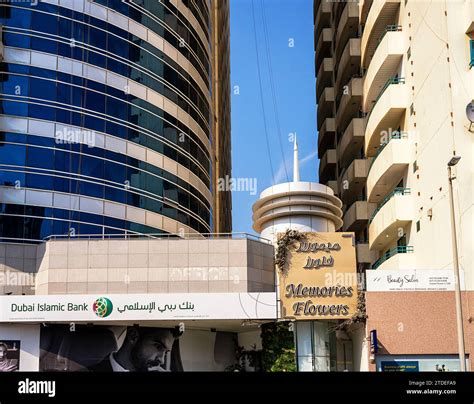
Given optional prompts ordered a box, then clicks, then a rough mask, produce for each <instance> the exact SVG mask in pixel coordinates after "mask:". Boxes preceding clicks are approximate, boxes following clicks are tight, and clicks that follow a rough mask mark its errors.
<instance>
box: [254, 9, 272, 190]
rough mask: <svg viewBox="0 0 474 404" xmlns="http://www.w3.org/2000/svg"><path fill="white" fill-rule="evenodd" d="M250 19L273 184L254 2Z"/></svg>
mask: <svg viewBox="0 0 474 404" xmlns="http://www.w3.org/2000/svg"><path fill="white" fill-rule="evenodd" d="M252 19H253V34H254V38H255V52H256V54H257V71H258V84H259V88H260V101H261V104H262V114H263V126H264V131H265V139H266V143H267V153H268V160H269V161H270V169H271V170H272V183H273V175H274V171H273V164H272V154H271V150H270V140H269V138H268V130H267V118H266V116H265V105H264V102H263V88H262V76H261V74H260V57H259V54H258V40H257V24H256V22H255V7H254V0H252Z"/></svg>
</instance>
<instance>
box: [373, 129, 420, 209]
mask: <svg viewBox="0 0 474 404" xmlns="http://www.w3.org/2000/svg"><path fill="white" fill-rule="evenodd" d="M414 159H415V147H414V144H413V141H412V139H410V138H409V137H408V134H407V133H405V132H404V133H401V134H400V133H399V134H396V135H392V136H390V137H389V138H388V142H386V143H384V144H383V145H381V146H380V147H379V149H378V152H377V154H376V155H375V157H374V158H373V160H372V163H371V165H370V168H369V175H368V176H367V195H368V200H369V201H370V202H374V203H379V202H380V201H381V200H382V198H383V195H387V193H388V192H389V191H390V190H391V189H393V187H395V186H396V185H397V184H398V183H399V182H400V179H401V178H403V175H404V173H405V172H406V171H407V170H408V167H409V165H410V164H411V162H412V161H413V160H414Z"/></svg>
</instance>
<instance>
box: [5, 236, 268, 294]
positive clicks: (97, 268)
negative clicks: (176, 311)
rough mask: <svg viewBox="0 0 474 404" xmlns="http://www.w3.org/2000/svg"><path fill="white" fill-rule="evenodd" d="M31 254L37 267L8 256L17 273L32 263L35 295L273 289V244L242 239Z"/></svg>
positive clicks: (101, 243)
mask: <svg viewBox="0 0 474 404" xmlns="http://www.w3.org/2000/svg"><path fill="white" fill-rule="evenodd" d="M30 247H31V248H30ZM34 248H36V247H35V246H29V248H28V254H29V255H25V257H26V256H30V255H31V256H35V254H34V251H33V249H34ZM30 249H31V251H30ZM4 250H5V251H6V252H7V253H8V252H9V251H10V250H11V248H10V246H6V247H5V249H4ZM14 250H15V254H16V255H17V256H18V257H23V255H22V254H23V252H22V251H19V250H18V248H17V247H15V248H14ZM12 251H13V250H12ZM0 252H1V250H0ZM25 254H26V253H25ZM36 254H37V259H36V263H35V261H34V259H29V258H28V259H27V258H11V259H15V260H17V261H15V268H16V270H18V271H19V270H22V271H25V268H24V267H23V266H22V265H24V264H23V262H28V265H30V261H31V265H30V267H28V268H29V270H31V271H32V272H33V273H34V272H37V274H36V294H84V293H193V292H195V293H207V292H209V293H222V292H273V291H274V290H275V271H274V265H273V254H274V248H273V246H272V245H269V244H266V243H262V242H258V241H253V240H247V239H229V240H227V239H215V240H205V239H203V240H185V239H183V240H168V239H155V240H149V239H141V240H80V239H79V240H77V239H76V240H60V241H48V242H47V243H44V244H41V245H39V246H38V247H37V252H36ZM4 259H5V260H6V259H10V258H4ZM20 261H21V262H20ZM9 262H10V261H9ZM13 292H14V294H17V293H21V292H22V289H21V290H20V289H18V288H17V289H14V290H13Z"/></svg>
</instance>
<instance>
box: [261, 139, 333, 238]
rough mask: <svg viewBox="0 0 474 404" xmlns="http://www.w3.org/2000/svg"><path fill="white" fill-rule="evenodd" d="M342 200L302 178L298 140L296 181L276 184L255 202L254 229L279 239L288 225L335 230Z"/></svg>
mask: <svg viewBox="0 0 474 404" xmlns="http://www.w3.org/2000/svg"><path fill="white" fill-rule="evenodd" d="M341 207H342V202H341V200H340V199H339V198H337V197H336V196H334V192H333V190H332V189H331V188H329V187H327V186H326V185H323V184H319V183H316V182H304V181H300V174H299V164H298V143H297V141H296V138H295V142H294V147H293V181H292V182H285V183H283V184H277V185H273V186H271V187H269V188H267V189H265V190H264V191H263V192H262V193H261V194H260V199H258V200H257V202H255V203H254V205H253V229H254V230H255V231H256V232H258V233H260V235H261V237H263V238H266V239H269V240H272V241H273V242H274V243H275V242H276V239H277V235H278V233H284V232H285V231H286V230H287V229H291V230H298V231H300V232H334V231H336V230H338V229H340V228H341V227H342V210H341Z"/></svg>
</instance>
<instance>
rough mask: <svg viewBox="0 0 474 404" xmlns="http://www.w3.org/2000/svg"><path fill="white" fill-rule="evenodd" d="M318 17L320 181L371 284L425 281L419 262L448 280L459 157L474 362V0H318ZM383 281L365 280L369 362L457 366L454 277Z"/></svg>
mask: <svg viewBox="0 0 474 404" xmlns="http://www.w3.org/2000/svg"><path fill="white" fill-rule="evenodd" d="M314 25H315V28H314V34H315V38H314V43H315V67H316V70H315V71H316V77H317V80H316V96H317V127H318V132H319V138H318V151H319V157H320V159H321V161H320V167H319V176H320V182H321V183H323V184H326V185H328V186H330V187H331V188H332V189H333V190H334V191H335V193H336V194H337V195H338V196H339V198H340V199H341V200H342V201H343V204H344V205H343V212H344V217H343V220H344V225H343V228H342V230H343V231H354V232H355V233H356V239H357V243H358V244H357V259H358V266H359V270H360V271H361V272H365V273H366V274H367V276H368V279H369V281H370V279H371V278H370V276H369V274H374V273H375V272H372V271H377V274H380V275H381V276H385V275H386V276H389V275H390V279H395V278H396V275H397V274H403V275H404V276H405V275H407V276H412V275H413V276H415V277H420V279H419V280H418V281H419V282H420V283H419V285H421V284H423V282H424V281H423V280H422V279H425V280H426V282H428V280H427V279H428V277H427V274H428V272H423V270H439V271H440V272H437V273H436V274H439V275H441V274H442V275H443V276H445V275H446V277H450V276H451V275H450V274H451V273H452V271H453V251H452V234H451V220H450V203H449V192H448V191H449V181H448V172H447V163H448V161H449V160H450V159H451V158H452V157H453V156H454V155H458V156H461V160H460V161H459V164H457V166H456V167H455V168H454V176H455V179H454V180H453V186H454V208H455V218H456V228H457V242H458V254H459V260H460V269H461V275H462V276H461V280H462V282H461V287H462V288H463V289H464V290H465V292H463V319H464V339H465V346H466V353H467V356H468V368H469V366H470V360H469V352H470V351H471V350H472V349H474V334H473V325H472V321H473V314H472V313H473V312H474V307H473V306H472V301H473V297H474V292H473V290H474V271H473V266H472V253H473V237H472V234H473V182H474V181H473V180H474V178H473V156H472V152H473V139H474V133H473V132H472V129H471V125H470V121H469V119H468V117H467V114H466V108H467V105H468V104H469V103H470V102H471V101H472V100H473V98H474V71H473V70H472V69H471V67H472V65H473V43H474V42H473V39H474V2H473V1H457V0H452V1H446V2H437V1H435V2H427V1H422V0H365V1H363V0H361V1H359V2H356V1H348V2H345V1H344V2H341V1H338V2H332V1H331V2H329V1H326V0H322V1H320V0H315V1H314ZM396 271H398V272H396ZM410 271H411V275H410ZM430 276H431V275H430ZM402 278H403V277H402ZM387 279H388V278H387ZM410 279H411V278H410ZM413 279H414V278H413ZM430 279H434V278H430ZM430 282H431V281H430ZM382 289H383V288H379V287H377V286H374V285H370V284H368V292H367V313H368V316H369V317H368V323H367V333H368V332H369V331H370V330H376V331H377V335H378V343H379V350H378V352H376V353H374V355H373V356H371V358H370V360H369V363H370V365H369V366H370V368H371V369H375V368H377V370H384V365H383V364H381V363H383V362H381V360H393V359H395V360H397V359H398V360H403V361H408V360H415V361H418V362H419V369H420V370H424V369H427V368H428V367H429V366H428V365H427V364H428V363H429V361H431V360H433V361H436V360H438V362H439V361H440V360H445V361H447V362H446V363H447V364H448V365H447V368H449V367H451V369H455V365H453V364H452V363H451V365H449V363H450V362H449V361H450V360H454V359H455V358H456V355H457V353H458V346H457V335H456V323H455V305H454V296H453V293H452V290H453V289H452V285H451V286H447V287H446V289H443V288H438V289H436V291H435V290H433V289H430V288H428V289H426V290H423V291H422V289H423V288H422V287H420V286H416V287H414V288H412V290H410V291H408V290H406V289H404V287H402V289H403V291H396V292H395V291H389V290H388V289H387V290H382ZM435 330H436V331H435ZM450 355H451V356H452V358H451V356H450ZM440 363H441V362H440ZM453 363H454V362H453ZM423 364H424V365H423ZM417 366H418V365H417ZM433 366H434V365H433ZM471 369H472V367H471ZM433 370H434V369H433Z"/></svg>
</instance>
